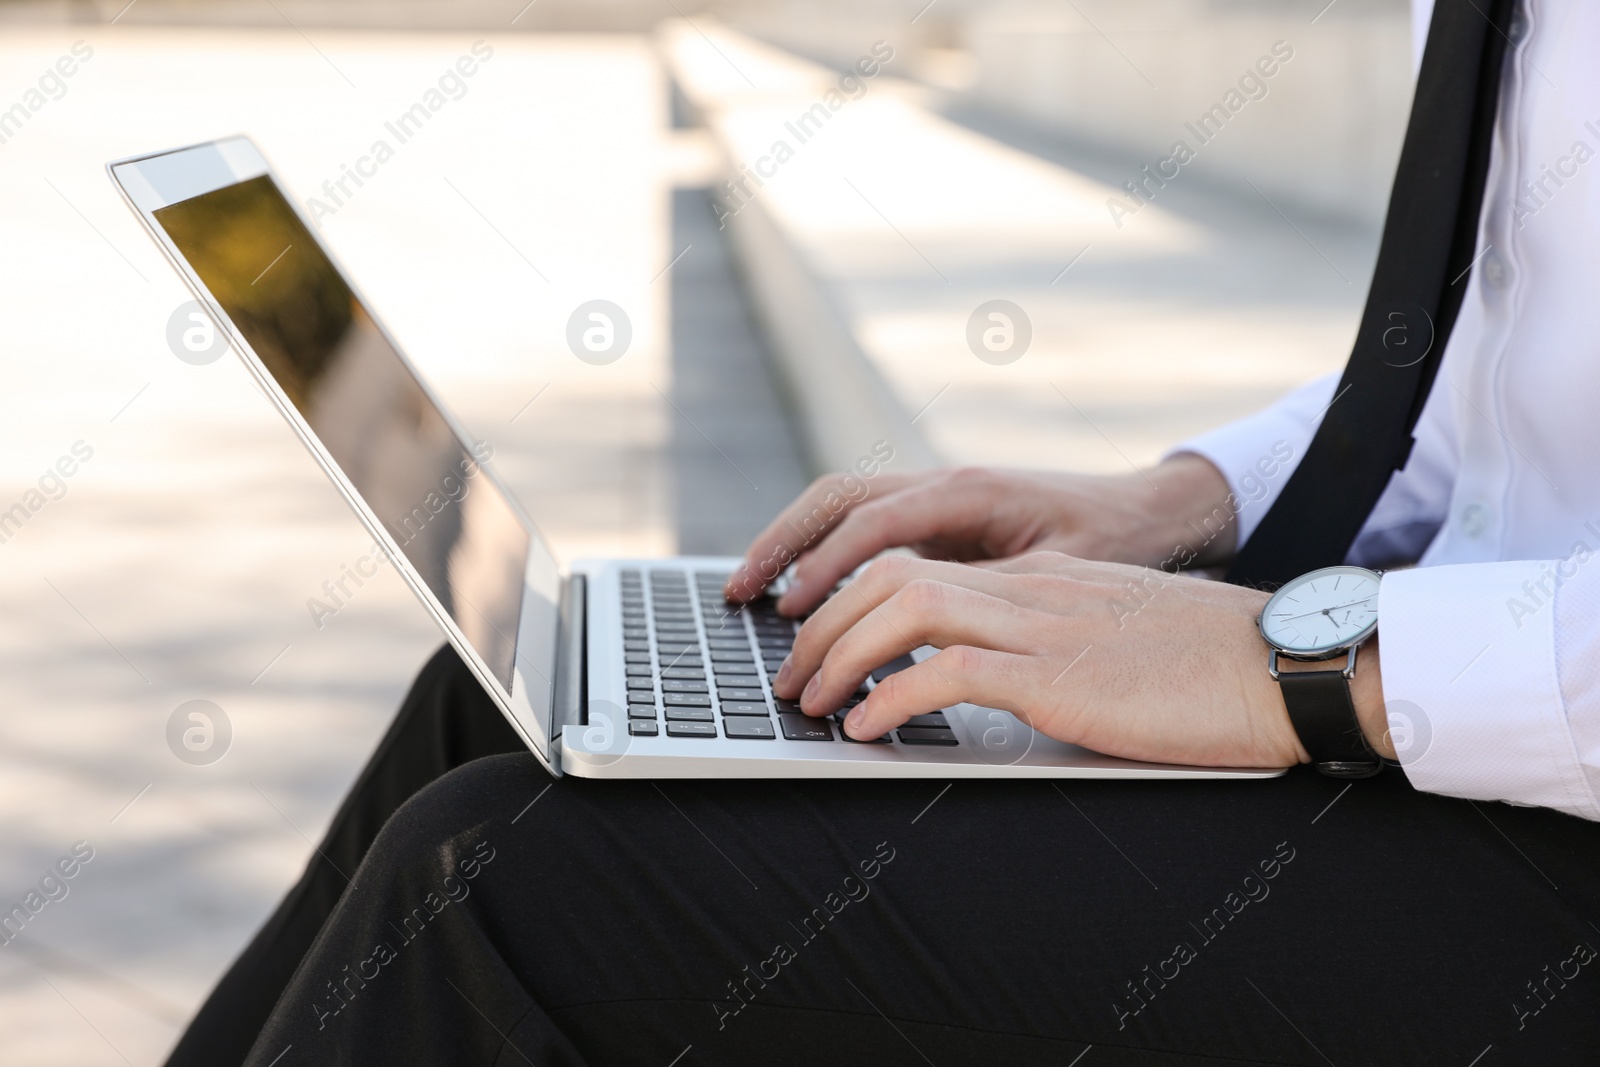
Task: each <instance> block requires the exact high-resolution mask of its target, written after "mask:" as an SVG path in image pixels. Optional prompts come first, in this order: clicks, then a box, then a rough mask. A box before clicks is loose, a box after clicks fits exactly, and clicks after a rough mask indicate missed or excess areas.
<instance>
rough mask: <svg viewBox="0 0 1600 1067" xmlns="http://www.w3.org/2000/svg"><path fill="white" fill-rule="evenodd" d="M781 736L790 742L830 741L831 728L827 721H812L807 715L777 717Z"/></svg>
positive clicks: (831, 736) (831, 737)
mask: <svg viewBox="0 0 1600 1067" xmlns="http://www.w3.org/2000/svg"><path fill="white" fill-rule="evenodd" d="M778 722H779V724H780V725H781V726H782V727H783V736H784V737H786V738H788V739H789V740H790V741H832V740H833V726H832V725H831V724H830V723H829V722H828V720H827V719H813V718H812V717H811V716H809V715H795V714H789V715H779V716H778Z"/></svg>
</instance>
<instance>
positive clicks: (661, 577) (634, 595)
mask: <svg viewBox="0 0 1600 1067" xmlns="http://www.w3.org/2000/svg"><path fill="white" fill-rule="evenodd" d="M727 579H728V575H727V574H725V573H714V572H709V571H696V572H695V573H694V575H693V581H692V586H693V587H692V588H691V580H690V575H689V574H688V573H687V572H686V571H681V570H666V569H657V570H651V571H650V572H649V573H648V577H647V576H646V575H645V574H644V573H643V572H641V571H640V570H637V569H633V568H628V569H624V570H623V571H622V572H621V584H622V594H621V595H622V604H621V607H622V647H623V654H624V662H625V664H626V667H625V672H626V675H627V690H628V732H629V733H630V734H632V735H634V736H636V737H656V736H661V735H662V734H663V733H664V734H665V736H667V737H682V738H713V737H727V738H734V739H738V740H754V741H764V740H775V739H777V738H779V737H784V738H787V739H789V740H791V741H819V742H823V741H847V742H851V743H853V744H877V745H892V744H896V743H898V744H905V745H943V746H949V745H955V744H958V743H959V742H958V740H957V738H956V735H955V733H954V731H952V730H951V729H950V724H949V722H947V721H946V719H945V717H944V713H943V712H933V713H932V714H928V715H918V716H916V717H915V718H913V719H912V720H911V721H910V722H908V723H906V725H904V726H902V727H901V728H900V729H899V730H896V731H894V737H893V738H890V737H888V736H884V737H881V738H878V739H876V740H874V741H867V742H857V741H854V739H852V738H850V737H848V736H847V735H846V734H845V732H844V730H843V729H842V728H840V727H839V723H840V722H842V721H843V718H844V716H845V714H846V713H848V712H849V710H850V709H851V708H853V707H855V706H856V705H857V704H859V703H861V701H862V700H864V699H866V695H867V692H868V689H867V687H866V685H863V686H862V688H860V689H858V690H857V691H856V692H855V693H854V694H853V695H852V696H851V697H850V699H849V700H847V701H846V702H845V705H844V707H843V708H841V709H840V710H839V712H837V713H836V714H835V715H831V716H828V717H826V718H812V717H811V716H809V715H806V714H804V713H802V712H801V711H800V705H799V703H798V702H797V701H793V700H777V699H774V697H773V696H772V681H771V680H772V678H773V677H774V676H776V675H777V673H778V668H779V667H780V666H782V664H783V660H784V657H785V656H787V655H788V654H789V649H790V648H791V647H792V646H793V644H794V635H795V631H796V630H797V629H798V624H797V623H796V622H795V621H794V620H792V619H788V618H785V617H783V616H781V615H779V614H778V612H777V609H776V607H774V601H772V600H771V599H769V598H765V597H763V598H760V599H758V600H756V601H754V602H753V603H751V604H748V605H746V606H744V607H742V608H738V607H735V606H733V605H731V604H729V603H728V602H727V601H726V600H724V599H723V597H722V587H723V584H724V583H725V582H726V581H727ZM910 665H911V659H910V657H906V656H902V657H901V658H900V660H897V661H896V662H895V663H892V664H888V665H886V666H884V667H881V668H879V669H878V670H876V671H874V672H873V679H874V680H875V681H881V680H882V679H883V678H885V677H887V676H888V675H889V674H891V673H893V672H894V671H896V670H901V669H903V668H905V667H909V666H910Z"/></svg>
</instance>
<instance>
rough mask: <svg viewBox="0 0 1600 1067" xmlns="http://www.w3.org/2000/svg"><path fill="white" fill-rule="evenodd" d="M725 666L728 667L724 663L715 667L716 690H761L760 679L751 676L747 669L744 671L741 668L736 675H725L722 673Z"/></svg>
mask: <svg viewBox="0 0 1600 1067" xmlns="http://www.w3.org/2000/svg"><path fill="white" fill-rule="evenodd" d="M727 666H728V664H726V663H721V664H718V665H717V688H718V689H721V688H722V687H723V686H728V687H729V688H732V689H760V688H761V679H760V678H759V677H757V676H756V675H754V674H751V673H750V672H749V670H748V669H744V668H743V667H742V668H741V669H740V672H739V673H738V674H727V673H724V671H723V669H722V668H724V667H727Z"/></svg>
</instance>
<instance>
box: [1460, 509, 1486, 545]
mask: <svg viewBox="0 0 1600 1067" xmlns="http://www.w3.org/2000/svg"><path fill="white" fill-rule="evenodd" d="M1488 528H1489V509H1488V508H1486V507H1484V506H1483V505H1482V504H1468V505H1467V506H1466V507H1465V508H1463V509H1462V511H1461V532H1462V533H1464V534H1466V535H1467V536H1468V537H1477V536H1479V535H1480V534H1482V533H1483V531H1485V530H1487V529H1488Z"/></svg>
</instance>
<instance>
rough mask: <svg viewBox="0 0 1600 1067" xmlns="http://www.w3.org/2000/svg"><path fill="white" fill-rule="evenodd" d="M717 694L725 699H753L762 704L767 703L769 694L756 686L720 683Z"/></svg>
mask: <svg viewBox="0 0 1600 1067" xmlns="http://www.w3.org/2000/svg"><path fill="white" fill-rule="evenodd" d="M717 696H719V697H721V698H722V699H723V700H753V701H756V702H757V703H760V704H765V703H766V701H767V694H765V693H763V692H762V691H761V690H760V689H757V688H756V687H755V686H725V685H721V684H718V686H717Z"/></svg>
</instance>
